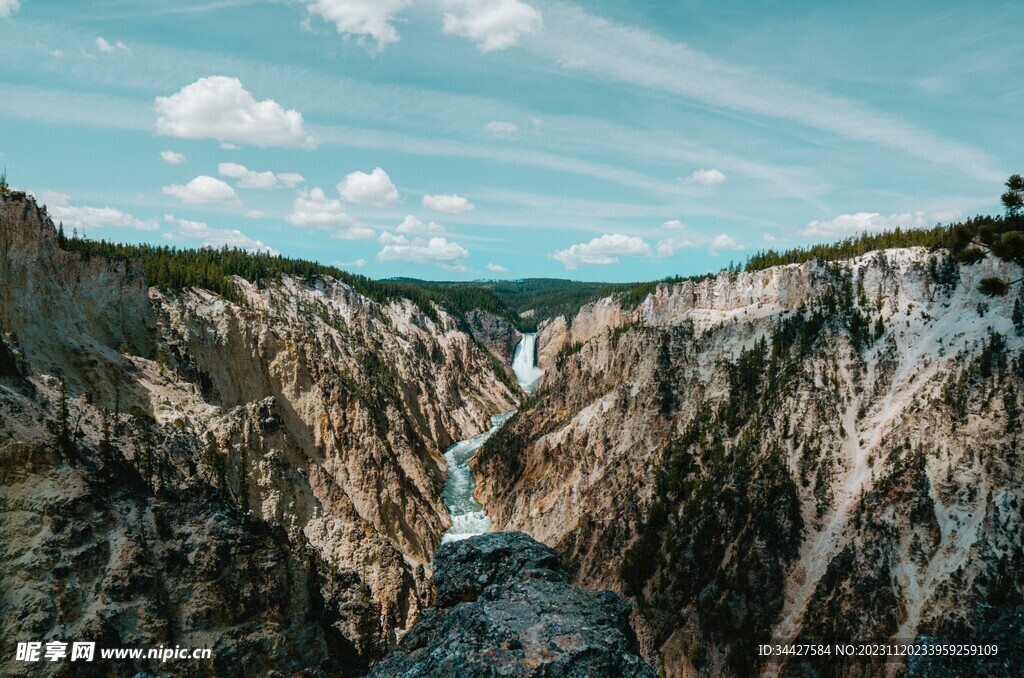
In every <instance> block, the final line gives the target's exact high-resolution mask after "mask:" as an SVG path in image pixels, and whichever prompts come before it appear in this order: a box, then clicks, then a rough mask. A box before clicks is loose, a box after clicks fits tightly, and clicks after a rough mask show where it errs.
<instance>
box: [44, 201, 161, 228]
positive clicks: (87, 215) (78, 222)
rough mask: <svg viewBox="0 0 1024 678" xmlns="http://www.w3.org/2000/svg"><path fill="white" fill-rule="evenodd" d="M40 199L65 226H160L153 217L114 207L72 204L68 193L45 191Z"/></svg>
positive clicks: (54, 217) (56, 219) (51, 215)
mask: <svg viewBox="0 0 1024 678" xmlns="http://www.w3.org/2000/svg"><path fill="white" fill-rule="evenodd" d="M39 199H40V200H41V201H42V202H43V203H44V204H45V205H46V209H47V211H48V212H49V213H50V217H51V218H52V219H53V220H54V221H57V222H62V223H63V224H64V226H65V228H68V229H71V228H78V229H86V228H107V227H114V228H134V229H136V230H139V231H155V230H157V229H159V228H160V224H158V223H157V222H156V221H155V220H153V219H138V218H136V217H133V216H132V215H131V214H128V213H127V212H122V211H121V210H119V209H116V208H114V207H89V206H87V205H72V204H71V197H70V196H69V195H67V194H66V193H57V192H55V191H45V192H44V193H43V194H42V195H40V196H39Z"/></svg>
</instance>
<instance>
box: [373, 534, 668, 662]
mask: <svg viewBox="0 0 1024 678" xmlns="http://www.w3.org/2000/svg"><path fill="white" fill-rule="evenodd" d="M433 565H434V586H435V589H436V599H435V600H436V607H434V608H431V609H429V610H427V611H426V612H425V613H424V614H423V615H422V616H421V617H420V619H419V621H417V622H416V624H415V625H414V626H413V628H412V629H411V630H410V631H409V632H408V633H407V634H406V635H405V636H404V637H403V638H402V642H401V643H400V644H399V646H398V648H397V649H395V650H394V651H393V652H392V653H391V654H389V655H388V656H387V657H386V658H385V659H384V660H383V661H381V662H380V663H379V664H377V665H376V666H375V667H374V668H373V669H372V670H371V672H370V675H371V676H409V677H413V676H438V675H449V676H651V677H653V676H655V675H656V672H655V670H654V669H653V668H652V667H651V666H650V665H648V664H646V663H644V661H643V660H642V659H641V658H640V655H639V651H638V647H637V640H636V636H635V635H634V633H633V630H632V628H631V627H630V625H629V614H630V606H629V604H628V603H627V602H625V601H624V600H622V599H621V598H620V597H619V596H617V595H615V594H614V593H612V592H610V591H584V590H581V589H578V588H575V587H573V586H571V585H570V584H569V583H568V578H567V573H566V569H565V566H564V563H563V561H562V557H561V555H560V554H559V553H558V552H557V551H555V550H553V549H550V548H548V547H547V546H544V545H543V544H540V543H538V542H536V541H534V540H533V539H531V538H530V537H528V536H527V535H525V534H523V533H521V532H496V533H492V534H485V535H481V536H479V537H472V538H470V539H467V540H464V541H459V542H452V543H449V544H444V545H443V546H441V548H440V549H438V550H437V553H436V554H435V555H434V563H433Z"/></svg>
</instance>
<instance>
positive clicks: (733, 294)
mask: <svg viewBox="0 0 1024 678" xmlns="http://www.w3.org/2000/svg"><path fill="white" fill-rule="evenodd" d="M991 275H1000V276H1002V277H1006V278H1008V279H1016V278H1018V277H1020V275H1021V274H1020V271H1019V269H1018V268H1017V267H1015V266H1013V265H1010V264H1005V263H1000V262H998V261H995V260H992V259H987V260H984V261H982V262H980V263H977V264H973V265H970V266H966V265H965V266H962V267H961V266H959V265H958V264H956V263H955V262H953V261H951V260H950V259H949V258H948V257H947V256H946V255H945V254H944V253H942V252H929V251H927V250H924V249H922V248H913V249H904V250H891V251H887V252H880V253H872V254H869V255H865V256H862V257H859V258H857V259H854V260H850V261H845V262H839V263H837V264H822V263H820V262H809V263H807V264H802V265H792V266H784V267H777V268H773V269H769V270H765V271H759V272H756V273H722V274H720V275H719V276H717V277H716V278H713V279H709V280H704V281H700V282H687V283H680V284H673V285H661V286H659V287H658V288H657V289H656V291H655V292H654V293H653V294H652V295H650V296H648V297H647V299H646V300H645V301H644V302H643V303H641V304H640V306H639V307H638V308H637V309H636V310H635V311H633V312H631V313H630V314H628V315H626V316H625V317H623V318H622V320H621V322H620V321H619V320H617V319H615V316H614V314H612V313H609V312H602V313H601V314H600V315H601V316H602V317H605V318H607V319H608V324H607V326H606V328H605V329H604V330H603V331H597V332H596V333H594V334H592V336H591V337H590V338H589V339H586V340H584V341H581V342H576V345H575V346H574V345H573V344H571V343H567V342H568V341H569V339H568V338H565V339H563V340H562V341H563V346H569V347H571V349H570V350H564V351H562V352H561V359H560V360H558V361H550V362H549V363H548V371H547V372H546V375H545V379H544V382H543V384H542V387H541V388H540V389H539V390H538V391H537V392H536V393H535V395H534V399H533V402H532V404H531V405H530V406H529V407H528V409H525V410H522V411H520V413H519V414H518V415H516V417H515V418H514V419H512V420H511V421H510V422H509V423H508V424H507V425H506V427H505V428H504V429H502V430H501V431H499V432H498V433H497V434H496V435H495V436H494V437H493V438H492V439H491V440H490V441H489V442H488V444H487V445H485V446H484V448H483V449H482V450H481V451H480V453H479V454H478V456H477V458H476V459H475V460H474V464H473V469H474V475H475V478H476V483H477V494H476V496H477V499H478V500H479V501H480V502H481V503H482V504H483V505H484V507H485V509H486V510H487V511H488V514H489V515H490V516H491V517H492V519H493V521H494V524H495V527H496V528H497V529H512V530H522V531H525V532H527V533H529V534H530V535H531V536H533V537H535V538H537V539H539V540H540V541H542V542H544V543H546V544H549V545H551V546H552V547H554V548H557V549H559V550H560V551H563V552H565V553H566V555H567V557H568V558H570V559H571V560H573V561H574V562H576V563H578V569H577V571H576V574H575V575H574V578H573V581H574V582H575V583H577V584H580V585H586V586H588V587H591V586H592V587H600V588H609V589H612V590H615V591H618V592H620V593H622V594H624V595H625V596H627V597H628V598H629V599H631V600H632V601H634V602H635V610H636V612H635V615H634V622H635V624H636V627H637V629H638V633H639V635H640V640H641V644H642V647H643V650H644V653H645V656H646V657H647V658H648V660H649V661H651V662H654V661H655V660H656V659H660V661H661V662H662V664H663V666H664V668H665V671H666V672H667V674H668V675H692V674H693V673H694V672H706V673H708V674H711V675H719V674H726V675H750V674H752V673H758V672H762V671H764V672H767V673H769V674H774V673H777V672H780V673H783V674H787V673H790V672H796V673H804V674H809V673H813V672H815V671H820V672H826V673H827V672H828V671H830V670H832V669H829V668H828V667H827V666H826V665H825V664H822V663H821V662H820V661H816V660H814V659H793V660H791V661H789V662H787V663H785V664H781V665H780V664H776V665H765V664H762V663H760V662H759V661H758V660H757V658H756V657H754V656H753V653H752V652H751V649H750V647H751V646H750V643H751V642H755V641H754V640H752V639H762V640H763V642H767V641H768V640H769V639H772V638H775V639H792V638H799V639H801V640H806V641H808V642H810V641H813V640H816V639H829V638H831V639H837V638H838V639H852V640H855V639H861V640H883V641H884V640H889V639H892V640H895V639H910V638H918V639H922V640H927V641H928V642H938V641H939V640H944V641H947V642H948V641H957V640H959V641H964V640H976V639H979V638H990V639H995V638H999V639H1000V640H999V641H998V642H1000V643H1005V644H1006V647H1007V648H1012V649H1011V650H1008V652H1013V653H1015V654H1011V655H1009V659H1007V658H1005V657H1003V658H1000V659H998V660H996V663H995V664H992V665H990V666H988V669H991V671H994V672H998V671H999V670H1001V669H1000V667H1005V666H1009V665H1010V664H1012V662H1014V661H1017V658H1018V657H1020V653H1021V650H1020V646H1019V642H1018V640H1014V638H1013V632H1012V631H1011V630H1010V629H1012V628H1017V627H1014V624H1015V623H1016V622H1013V621H1012V620H1014V619H1017V620H1019V618H1020V617H1019V615H1020V610H1021V609H1022V608H1021V605H1022V601H1024V590H1022V586H1021V581H1020V577H1019V572H1020V571H1021V568H1022V564H1024V550H1022V546H1021V544H1022V541H1024V534H1022V530H1024V520H1022V517H1021V513H1020V507H1021V506H1022V505H1024V493H1022V491H1021V489H1020V488H1021V487H1022V486H1024V475H1022V467H1021V465H1020V464H1019V460H1018V457H1019V454H1018V452H1017V450H1019V449H1020V441H1021V438H1020V435H1021V431H1022V430H1024V418H1022V414H1021V413H1022V412H1024V402H1022V394H1024V371H1022V370H1024V339H1022V337H1021V334H1020V328H1019V327H1017V326H1015V325H1014V322H1013V321H1012V319H1011V316H1012V309H1013V305H1014V301H1015V300H1014V298H1013V295H1011V296H1010V297H1007V298H994V299H993V298H988V297H985V296H983V295H981V294H980V293H979V292H978V291H977V287H978V283H979V281H980V280H981V279H982V278H984V277H987V276H991ZM608 303H609V304H610V303H611V302H610V301H609V302H608ZM582 312H583V310H582V309H581V313H582ZM588 314H589V315H588V320H587V321H586V322H585V323H584V324H583V325H581V327H584V326H590V327H593V326H594V323H593V320H594V318H595V315H594V312H593V311H592V310H588ZM576 326H577V322H576V321H573V322H572V323H571V327H572V328H576ZM548 327H549V328H550V331H551V332H552V334H553V335H558V334H560V335H561V336H563V337H568V336H569V335H568V334H567V332H568V330H567V329H565V327H564V326H563V328H562V329H561V330H560V331H559V332H554V330H555V329H557V327H558V321H557V320H556V321H555V322H554V323H551V324H550V325H549V326H548ZM585 334H590V332H587V333H584V335H585ZM581 336H583V335H581ZM549 345H553V344H552V343H551V342H550V341H549ZM1014 573H1016V574H1014ZM1014 577H1016V579H1014ZM993 642H995V641H993ZM1002 652H1003V648H1002V647H1000V653H1001V654H1002ZM1004 660H1005V661H1008V662H1010V664H1002V663H1000V662H1003V661H1004ZM937 661H939V663H941V660H937ZM927 665H928V667H929V669H928V670H937V668H936V665H935V662H932V663H930V664H927ZM915 666H916V667H917V668H915ZM921 666H924V664H921V663H917V664H912V665H908V666H907V667H906V668H907V670H909V671H916V670H919V669H920V667H921ZM887 668H891V669H892V670H896V669H897V668H900V667H899V665H898V664H891V665H883V664H881V663H875V664H871V663H870V662H869V663H868V664H867V665H864V666H861V667H859V669H858V670H862V671H863V675H873V674H877V673H879V672H884V671H885V670H886V669H887ZM922 670H923V669H922ZM978 670H979V671H981V672H985V671H986V670H987V669H985V668H984V667H981V668H979V669H978ZM850 673H851V675H858V674H857V670H852V671H851V672H850Z"/></svg>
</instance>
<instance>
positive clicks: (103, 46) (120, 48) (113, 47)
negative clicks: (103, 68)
mask: <svg viewBox="0 0 1024 678" xmlns="http://www.w3.org/2000/svg"><path fill="white" fill-rule="evenodd" d="M96 49H98V50H99V51H101V52H103V53H104V54H113V53H114V52H130V51H131V50H130V49H128V45H126V44H124V43H123V42H121V41H120V40H118V41H117V42H115V43H114V44H110V43H109V42H108V41H107V40H106V38H104V37H103V36H98V37H97V38H96Z"/></svg>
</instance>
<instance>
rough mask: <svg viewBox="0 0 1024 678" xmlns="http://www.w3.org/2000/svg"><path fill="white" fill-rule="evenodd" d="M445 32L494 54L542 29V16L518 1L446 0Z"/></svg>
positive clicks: (482, 50)
mask: <svg viewBox="0 0 1024 678" xmlns="http://www.w3.org/2000/svg"><path fill="white" fill-rule="evenodd" d="M444 4H445V7H447V8H448V9H449V10H450V11H447V12H445V13H444V32H445V33H448V34H452V35H459V36H462V37H464V38H468V39H470V40H472V41H473V42H475V43H476V46H477V49H479V50H480V51H481V52H494V51H496V50H501V49H505V48H507V47H511V46H513V45H515V44H518V43H519V38H520V37H521V36H523V35H525V34H527V33H532V32H533V31H535V30H537V29H539V28H541V26H543V24H544V20H543V18H542V17H541V13H540V12H539V11H537V10H536V9H534V8H533V7H531V6H530V5H528V4H526V3H525V2H522V1H521V0H446V1H445V3H444Z"/></svg>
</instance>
